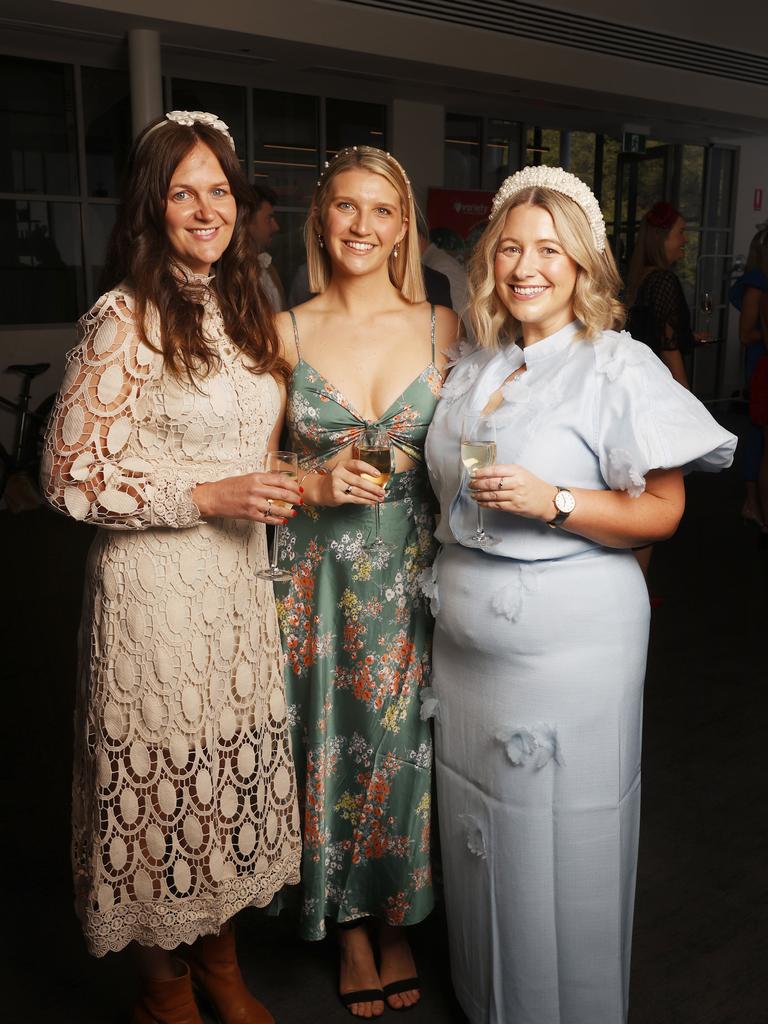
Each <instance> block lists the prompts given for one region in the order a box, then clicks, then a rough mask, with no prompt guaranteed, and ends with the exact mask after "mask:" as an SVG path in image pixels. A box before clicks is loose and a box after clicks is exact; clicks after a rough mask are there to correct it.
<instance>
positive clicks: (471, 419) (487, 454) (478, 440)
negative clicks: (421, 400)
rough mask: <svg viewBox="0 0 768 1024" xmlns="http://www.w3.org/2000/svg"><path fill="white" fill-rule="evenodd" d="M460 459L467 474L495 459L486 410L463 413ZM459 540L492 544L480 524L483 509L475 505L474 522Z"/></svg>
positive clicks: (492, 426)
mask: <svg viewBox="0 0 768 1024" xmlns="http://www.w3.org/2000/svg"><path fill="white" fill-rule="evenodd" d="M461 461H462V463H463V464H464V468H465V469H466V471H467V473H469V475H470V476H474V475H475V473H476V472H477V470H478V469H486V468H487V467H488V466H492V465H493V464H494V463H495V462H496V423H495V422H494V420H493V417H492V416H491V415H490V414H487V413H485V412H482V411H480V410H476V411H474V412H468V413H466V414H465V416H464V419H463V421H462V426H461ZM459 540H460V541H461V542H462V543H464V544H471V545H472V546H473V547H478V548H487V547H491V546H492V545H493V544H496V543H497V541H498V538H497V537H494V536H492V535H491V534H490V533H488V532H487V530H486V529H485V527H484V526H483V509H482V507H481V506H480V505H478V506H477V526H476V528H475V530H474V532H473V533H470V534H468V535H467V536H466V537H460V538H459Z"/></svg>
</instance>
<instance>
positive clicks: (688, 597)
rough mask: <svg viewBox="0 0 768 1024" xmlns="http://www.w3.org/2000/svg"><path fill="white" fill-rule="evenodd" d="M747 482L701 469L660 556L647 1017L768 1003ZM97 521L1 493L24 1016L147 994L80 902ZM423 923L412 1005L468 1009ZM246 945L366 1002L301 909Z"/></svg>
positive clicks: (243, 942) (324, 1014)
mask: <svg viewBox="0 0 768 1024" xmlns="http://www.w3.org/2000/svg"><path fill="white" fill-rule="evenodd" d="M731 425H733V424H731ZM737 425H740V424H738V423H737ZM740 499H741V483H740V479H739V476H738V472H737V471H736V470H732V471H730V472H729V473H726V474H722V475H720V476H718V477H712V476H697V477H692V478H690V479H689V482H688V510H687V512H686V516H685V519H684V522H683V524H682V526H681V529H680V531H679V532H678V535H677V537H676V538H675V539H674V540H673V541H672V542H669V543H667V544H665V545H662V546H660V547H659V548H658V549H657V551H656V554H655V557H654V564H653V567H652V574H651V589H652V591H653V593H654V594H656V595H658V596H660V597H662V598H663V602H662V604H661V606H660V607H659V608H658V609H657V610H656V611H655V612H654V617H653V628H652V637H651V653H650V662H649V672H648V682H647V687H646V716H645V748H644V776H643V819H642V831H641V851H640V871H639V877H638V888H637V910H636V917H635V942H634V958H633V974H632V993H631V1014H630V1021H631V1024H765V1022H766V1021H768V983H767V982H766V977H767V976H768V968H767V967H766V964H767V963H768V940H767V935H768V929H766V916H767V915H766V907H768V893H767V892H766V888H767V886H766V860H767V859H768V857H767V854H768V843H766V821H767V820H768V814H767V813H766V800H765V789H766V782H767V781H768V772H766V768H765V764H766V757H765V746H766V735H768V730H766V711H765V699H764V693H765V690H766V687H767V685H768V628H767V625H768V549H766V548H765V547H762V548H761V547H760V546H759V544H758V537H757V533H756V531H754V530H753V529H751V528H749V527H747V526H745V525H743V524H742V522H741V520H740V519H739V515H738V511H739V504H740ZM90 536H91V533H90V530H89V529H88V528H87V527H84V526H80V525H76V524H74V523H72V522H69V521H67V520H66V519H64V518H60V517H57V516H55V515H53V514H50V513H48V512H45V511H39V512H33V513H26V514H24V515H20V516H15V517H12V516H10V515H9V514H8V513H5V512H3V513H0V549H1V550H2V565H3V586H2V602H3V608H2V613H1V614H2V621H3V623H4V625H5V627H6V628H5V631H4V640H3V646H4V658H3V661H4V671H3V674H2V675H3V684H4V685H3V688H2V694H3V715H2V717H3V720H4V726H5V730H6V738H5V750H6V757H5V758H4V760H3V765H4V775H5V780H4V781H5V785H4V788H3V808H4V836H5V839H4V842H3V852H4V854H5V855H6V857H5V865H6V867H5V870H4V872H3V878H4V882H5V885H4V895H3V910H4V919H5V928H4V931H3V934H4V938H5V939H6V940H7V943H8V952H7V953H6V955H5V957H4V958H3V966H4V968H5V970H6V974H7V976H6V977H5V978H4V979H3V980H4V985H3V992H4V999H3V1004H4V1005H5V1007H6V1009H5V1011H4V1012H3V1019H5V1020H8V1021H9V1022H13V1024H42V1022H46V1024H119V1022H123V1021H127V1019H128V1016H129V1011H130V1005H131V998H132V991H133V981H132V973H131V969H130V963H129V962H128V960H127V959H126V958H125V957H123V956H109V957H106V958H105V959H103V960H100V961H95V960H93V959H91V958H90V957H89V956H88V955H87V953H86V952H85V949H84V946H83V943H82V939H81V936H80V932H79V930H78V926H77V923H76V921H75V919H74V916H73V913H72V910H71V898H70V888H71V886H70V875H69V861H68V815H69V774H70V759H71V716H72V700H73V692H74V665H75V653H76V652H75V632H76V627H77V622H78V618H79V603H80V587H81V574H82V566H83V561H84V557H85V552H86V549H87V546H88V543H89V540H90ZM413 941H414V947H415V950H416V956H417V960H418V963H419V968H420V971H421V976H422V982H423V989H422V990H423V1000H422V1003H421V1004H420V1006H419V1007H418V1008H416V1009H415V1010H414V1011H413V1012H411V1013H409V1015H408V1018H407V1019H408V1021H409V1022H412V1024H436V1022H441V1024H451V1022H461V1021H463V1019H464V1018H463V1016H462V1015H461V1013H460V1011H459V1010H458V1007H457V1006H456V1004H455V1001H454V1000H453V996H452V993H451V987H450V974H449V970H448V962H447V954H446V946H445V927H444V921H443V918H442V914H441V912H440V911H439V910H438V911H437V912H436V913H435V914H434V915H433V916H432V918H431V919H430V920H429V921H427V922H425V923H424V924H423V925H421V926H419V927H417V928H416V929H414V935H413ZM240 947H241V959H242V961H243V965H244V970H245V973H246V975H247V978H248V981H249V983H250V984H251V987H252V988H253V990H254V991H255V992H256V993H257V994H259V995H260V997H261V998H263V999H264V1001H265V1002H266V1003H267V1004H268V1005H269V1006H270V1008H271V1009H272V1011H273V1013H274V1014H275V1017H276V1018H277V1020H278V1022H279V1024H310V1022H312V1024H315V1022H329V1024H333V1022H336V1021H338V1022H342V1021H348V1020H349V1019H350V1018H349V1016H348V1014H347V1013H346V1012H345V1011H344V1010H343V1009H342V1008H341V1006H340V1005H339V1004H338V1002H337V1000H336V996H335V984H336V982H335V958H334V951H333V948H332V947H331V945H330V943H329V942H325V943H319V944H311V945H310V944H306V943H302V942H300V941H298V940H296V939H295V938H294V936H293V934H292V931H291V926H290V922H289V921H287V920H284V919H280V920H275V919H267V918H265V917H263V916H262V915H260V914H258V913H256V912H246V913H245V914H243V915H241V921H240ZM385 1016H387V1017H388V1018H390V1019H392V1017H393V1014H392V1013H391V1012H388V1013H387V1014H386V1015H385ZM505 1024H517V1022H515V1021H509V1022H505ZM526 1024H528V1022H526ZM568 1024H570V1022H568ZM579 1024H608V1022H599V1021H595V1022H579ZM610 1024H614V1022H610Z"/></svg>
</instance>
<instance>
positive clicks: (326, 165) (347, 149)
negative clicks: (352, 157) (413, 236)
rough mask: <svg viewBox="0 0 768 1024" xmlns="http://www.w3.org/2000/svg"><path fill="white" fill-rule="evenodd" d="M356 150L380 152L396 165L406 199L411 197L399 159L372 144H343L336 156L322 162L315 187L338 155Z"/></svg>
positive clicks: (408, 183) (407, 180)
mask: <svg viewBox="0 0 768 1024" xmlns="http://www.w3.org/2000/svg"><path fill="white" fill-rule="evenodd" d="M358 152H359V153H363V154H365V153H377V154H381V155H383V156H384V157H386V159H387V161H388V162H389V163H391V164H394V165H395V167H397V169H398V170H399V171H400V173H401V174H402V176H403V181H404V182H405V188H406V192H407V193H408V199H409V200H412V199H413V194H412V190H411V182H410V179H409V178H408V175H407V174H406V173H405V168H404V167H403V165H402V164H401V163H400V161H399V160H396V159H395V157H393V156H392V154H391V153H388V152H386V151H385V150H383V149H376V148H375V147H374V146H345V148H344V149H340V150H339V152H338V153H337V154H336V156H334V158H333V160H326V161H325V163H324V164H323V169H322V171H321V172H320V177H319V178H318V179H317V187H318V188H319V187H320V186H321V185H322V183H323V178H324V177H325V172H326V171H327V170H328V168H329V167H330V166H331V165H332V164H333V163H334V162H335V161H336V160H338V159H339V157H341V156H344V155H345V154H347V153H358Z"/></svg>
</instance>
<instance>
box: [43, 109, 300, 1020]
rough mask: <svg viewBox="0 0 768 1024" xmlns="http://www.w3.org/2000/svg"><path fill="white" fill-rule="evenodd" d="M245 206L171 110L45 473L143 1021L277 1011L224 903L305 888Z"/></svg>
mask: <svg viewBox="0 0 768 1024" xmlns="http://www.w3.org/2000/svg"><path fill="white" fill-rule="evenodd" d="M251 202H252V196H251V191H250V188H249V186H248V183H247V181H246V180H245V178H244V176H243V173H242V170H241V167H240V162H239V160H238V159H237V156H236V154H235V152H234V143H233V142H232V139H231V137H230V135H229V132H228V131H227V126H226V125H225V124H224V122H223V121H221V120H219V119H218V118H217V117H216V115H215V114H208V113H203V112H200V111H178V110H177V111H172V112H171V113H170V114H167V115H166V116H165V118H163V119H162V120H158V121H156V122H155V123H153V124H151V125H150V126H149V127H148V128H146V129H145V130H144V131H143V132H142V134H141V135H140V136H139V137H138V139H137V141H136V143H135V144H134V148H133V150H132V153H131V156H130V162H129V173H128V182H127V187H126V193H125V196H124V200H123V204H122V206H121V209H120V213H119V214H118V219H117V223H116V225H115V228H114V231H113V234H112V238H111V241H110V248H109V253H108V258H107V266H106V270H105V273H106V275H107V277H108V279H109V281H110V285H111V286H110V288H109V291H107V293H106V294H105V295H102V297H101V298H100V299H99V300H98V301H97V303H96V305H95V306H94V307H93V308H92V309H91V310H90V312H89V313H87V314H86V315H85V316H84V317H83V318H82V320H81V322H80V327H81V341H80V344H79V345H77V346H76V347H75V348H74V349H73V350H72V351H71V352H70V353H69V357H68V360H67V368H66V371H65V374H64V380H63V383H62V385H61V390H60V392H59V396H58V400H57V403H56V407H55V409H54V411H53V414H52V416H51V421H50V425H49V428H48V435H47V438H46V444H45V451H44V455H43V461H42V467H41V482H42V485H43V488H44V491H45V495H46V497H47V499H48V501H49V502H50V503H51V504H52V505H53V507H54V508H55V509H57V510H58V511H60V512H63V513H66V514H68V515H70V516H72V517H73V518H74V519H76V520H78V521H81V522H89V523H92V524H93V525H94V526H97V527H99V529H98V530H97V531H96V536H95V538H94V540H93V544H92V546H91V549H90V553H89V556H88V568H87V575H86V580H85V596H84V605H83V618H82V626H81V636H80V659H81V661H80V673H79V680H80V682H79V688H78V695H77V707H76V717H75V722H76V727H75V778H74V785H73V808H72V830H73V837H72V856H73V866H74V875H75V905H76V909H77V913H78V915H79V917H80V919H81V922H82V926H83V930H84V932H85V937H86V941H87V943H88V947H89V949H90V951H91V952H92V953H93V954H94V955H96V956H103V955H104V954H105V953H107V952H110V951H118V950H121V949H123V948H124V947H126V946H128V945H129V944H130V945H131V946H132V948H133V951H134V953H135V958H136V961H137V964H138V967H139V970H140V972H141V975H142V980H143V991H142V994H141V997H140V999H139V1002H138V1004H137V1006H136V1008H135V1011H134V1015H133V1024H202V1020H201V1017H200V1014H199V1012H198V1009H197V1006H196V1003H195V997H194V993H193V988H192V982H193V980H194V982H195V985H196V986H197V987H198V988H199V989H201V990H202V993H203V994H204V996H205V997H206V998H207V1000H208V1001H209V1002H211V1003H212V1004H213V1006H214V1008H215V1010H216V1014H217V1019H218V1020H219V1021H220V1022H221V1024H270V1022H273V1017H272V1015H271V1014H270V1013H269V1011H268V1010H267V1009H266V1008H265V1007H264V1006H263V1005H262V1004H261V1003H259V1002H258V1001H257V1000H256V999H254V998H253V996H252V995H251V994H250V992H249V991H248V989H247V988H246V986H245V984H244V982H243V978H242V976H241V974H240V968H239V966H238V963H237V958H236V955H235V937H234V931H233V927H232V918H233V917H234V915H235V914H236V913H237V912H238V911H239V910H242V909H243V908H244V907H249V906H253V905H257V906H264V905H265V904H267V903H269V901H270V900H271V899H272V897H273V895H274V894H275V893H276V892H277V891H278V890H280V889H281V888H282V887H283V886H284V885H285V884H286V883H287V882H290V883H296V882H298V880H299V862H300V857H301V843H300V837H299V819H298V807H297V803H296V782H295V776H294V769H293V761H292V758H291V753H290V749H289V740H288V732H287V712H286V705H285V693H284V686H283V675H282V652H281V650H280V637H279V629H278V621H277V613H276V609H275V601H274V595H273V593H272V587H271V586H270V585H269V584H268V583H267V582H265V581H263V580H260V579H258V578H256V577H255V571H256V570H257V569H258V568H261V567H263V566H264V565H265V563H266V537H265V526H264V524H265V523H269V524H272V525H274V524H276V523H278V522H284V521H285V520H286V517H288V516H292V515H294V514H295V512H294V510H293V509H291V507H290V506H291V505H294V504H300V500H301V499H300V497H299V487H298V484H297V483H296V482H295V481H293V480H289V479H287V478H286V477H282V476H280V475H278V474H277V473H264V472H262V471H261V470H262V468H263V457H264V452H265V450H266V449H268V448H275V447H277V446H278V440H279V437H280V430H281V426H282V422H283V414H284V410H285V402H286V388H285V382H286V378H287V375H288V367H287V366H286V364H285V362H284V361H283V359H282V358H281V357H280V352H279V345H278V338H277V335H276V333H275V327H274V319H273V317H272V316H271V314H270V312H269V310H268V309H267V308H266V304H265V302H264V299H263V295H262V292H261V289H260V288H259V285H258V278H257V273H256V267H255V264H254V260H253V246H252V242H251V241H250V239H249V235H248V224H249V219H250V215H251ZM213 265H215V266H216V272H215V275H214V274H212V266H213ZM283 502H287V504H285V505H283V504H282V503H283ZM278 503H280V507H278ZM273 504H274V506H275V507H274V508H273ZM277 513H279V514H277ZM190 975H191V976H190ZM102 1009H103V1013H102V1014H101V1015H99V1014H97V1016H100V1018H101V1019H106V1018H107V1017H111V1015H112V1014H111V1009H112V1008H111V1007H103V1008H102Z"/></svg>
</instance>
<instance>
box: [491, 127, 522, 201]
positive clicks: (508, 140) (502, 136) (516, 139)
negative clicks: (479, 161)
mask: <svg viewBox="0 0 768 1024" xmlns="http://www.w3.org/2000/svg"><path fill="white" fill-rule="evenodd" d="M519 166H520V125H519V124H518V123H517V122H516V121H500V120H497V119H496V118H491V119H489V121H488V131H487V135H486V142H485V158H484V161H483V187H484V188H487V189H489V190H492V191H494V192H495V191H496V189H497V188H498V187H499V185H501V183H502V181H503V180H504V179H505V178H506V177H507V175H508V174H513V173H514V172H515V171H516V170H517V169H518V167H519Z"/></svg>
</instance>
